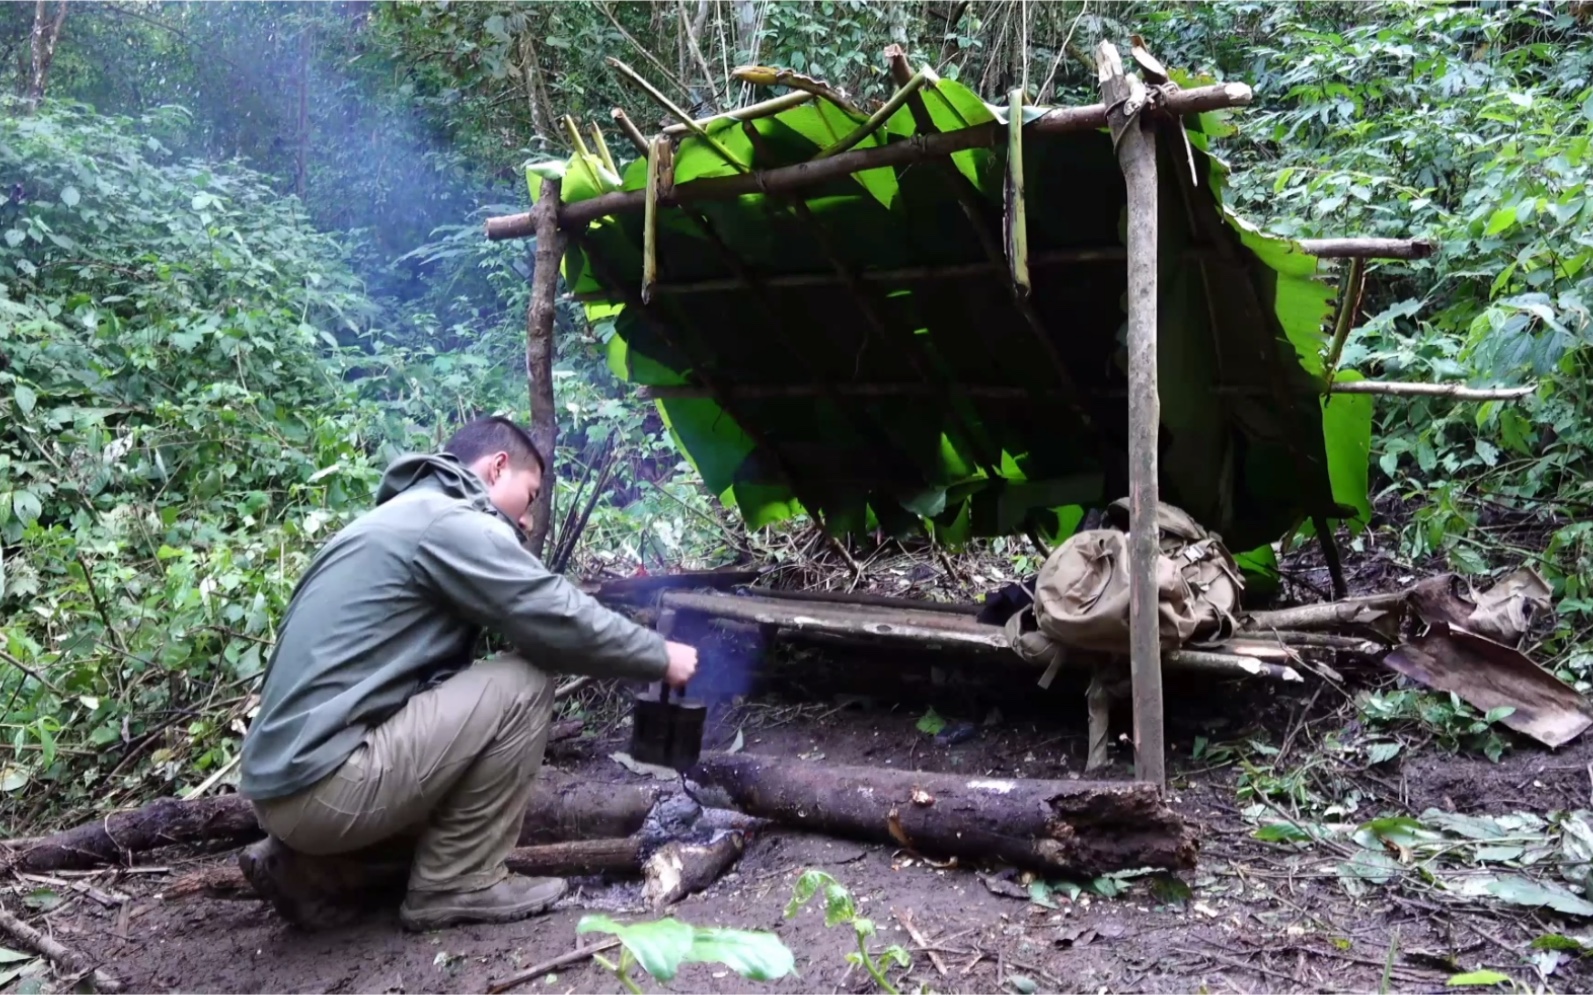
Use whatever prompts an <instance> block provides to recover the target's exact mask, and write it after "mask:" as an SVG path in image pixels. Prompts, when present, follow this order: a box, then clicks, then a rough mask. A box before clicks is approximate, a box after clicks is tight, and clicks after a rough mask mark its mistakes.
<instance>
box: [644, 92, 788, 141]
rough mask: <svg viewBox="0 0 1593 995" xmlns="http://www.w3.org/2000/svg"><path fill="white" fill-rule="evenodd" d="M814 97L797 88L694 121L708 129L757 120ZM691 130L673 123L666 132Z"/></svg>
mask: <svg viewBox="0 0 1593 995" xmlns="http://www.w3.org/2000/svg"><path fill="white" fill-rule="evenodd" d="M812 99H813V94H811V93H808V92H806V91H804V90H796V91H794V92H792V93H785V94H781V95H780V96H778V97H775V98H773V99H772V100H764V101H761V102H759V103H756V104H748V105H747V106H746V107H738V108H736V109H735V110H730V111H725V112H724V113H723V114H715V115H713V116H712V117H705V118H698V119H697V120H696V121H694V122H692V123H693V124H695V125H696V126H697V127H698V128H701V129H704V130H706V129H707V127H708V126H709V125H710V124H718V123H719V122H720V121H756V120H757V119H759V118H765V117H773V116H774V115H776V114H778V113H780V112H781V111H786V110H790V109H791V108H793V107H799V106H801V105H802V104H805V103H807V102H808V101H810V100H812ZM691 132H692V129H691V128H690V127H688V126H686V125H684V124H672V125H669V126H668V127H666V128H665V129H664V134H666V135H668V136H669V137H671V138H679V137H680V136H681V135H687V134H691Z"/></svg>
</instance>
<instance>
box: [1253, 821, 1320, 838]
mask: <svg viewBox="0 0 1593 995" xmlns="http://www.w3.org/2000/svg"><path fill="white" fill-rule="evenodd" d="M1250 835H1251V836H1253V837H1255V838H1256V839H1258V840H1261V841H1262V842H1263V843H1309V842H1310V841H1311V834H1310V833H1308V832H1306V831H1305V830H1304V829H1302V828H1300V827H1299V826H1296V825H1294V824H1293V823H1289V822H1269V823H1267V824H1266V825H1264V826H1262V827H1260V828H1259V829H1257V830H1256V831H1255V832H1253V833H1251V834H1250Z"/></svg>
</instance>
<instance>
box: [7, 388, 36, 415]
mask: <svg viewBox="0 0 1593 995" xmlns="http://www.w3.org/2000/svg"><path fill="white" fill-rule="evenodd" d="M12 396H13V397H14V398H15V399H16V402H17V409H18V410H19V411H21V412H22V414H23V415H31V414H33V407H34V405H36V404H38V403H39V395H38V394H37V393H36V392H35V391H34V390H33V388H32V387H29V386H28V385H27V384H21V383H19V384H17V385H16V391H15V393H14V394H13V395H12Z"/></svg>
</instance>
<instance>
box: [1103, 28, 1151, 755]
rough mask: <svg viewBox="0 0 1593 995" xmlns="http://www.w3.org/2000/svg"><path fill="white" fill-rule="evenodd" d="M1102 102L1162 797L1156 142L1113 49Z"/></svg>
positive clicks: (1134, 604) (1138, 692)
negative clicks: (1118, 191)
mask: <svg viewBox="0 0 1593 995" xmlns="http://www.w3.org/2000/svg"><path fill="white" fill-rule="evenodd" d="M1096 66H1097V69H1098V74H1099V79H1100V83H1101V98H1102V100H1103V101H1104V102H1105V103H1106V106H1107V126H1108V127H1109V128H1110V129H1111V132H1112V142H1113V144H1114V145H1115V146H1116V148H1117V158H1118V162H1119V164H1120V165H1121V166H1122V169H1123V179H1124V182H1125V185H1126V186H1127V189H1128V467H1129V471H1128V479H1129V484H1128V500H1129V527H1128V574H1129V591H1130V594H1129V659H1130V664H1131V670H1132V675H1133V686H1134V776H1135V777H1136V778H1137V779H1138V780H1141V781H1148V782H1150V783H1152V784H1155V785H1156V786H1157V787H1162V786H1164V785H1165V784H1166V781H1167V756H1166V752H1165V749H1164V747H1163V739H1162V660H1161V630H1160V625H1159V618H1158V615H1159V605H1158V597H1157V595H1158V587H1157V583H1156V565H1157V559H1158V557H1159V556H1160V553H1161V549H1160V541H1159V538H1160V537H1159V530H1158V529H1157V514H1156V512H1157V508H1158V505H1159V504H1160V494H1159V493H1158V477H1157V472H1158V471H1157V465H1156V464H1157V451H1156V443H1157V434H1158V430H1159V428H1160V426H1161V401H1160V397H1159V395H1158V394H1157V390H1156V293H1157V291H1156V243H1157V237H1156V225H1157V189H1156V139H1155V134H1156V133H1155V131H1154V130H1153V129H1151V128H1148V127H1144V126H1143V122H1142V121H1141V120H1140V116H1139V114H1140V111H1141V110H1142V109H1143V108H1144V106H1145V96H1146V94H1145V87H1144V85H1143V84H1142V83H1141V82H1140V81H1139V79H1138V77H1135V76H1128V75H1125V74H1124V73H1123V62H1122V59H1121V57H1120V56H1119V55H1118V52H1117V48H1116V47H1115V46H1113V45H1112V44H1111V43H1110V42H1102V43H1101V44H1100V45H1099V46H1098V47H1097V48H1096Z"/></svg>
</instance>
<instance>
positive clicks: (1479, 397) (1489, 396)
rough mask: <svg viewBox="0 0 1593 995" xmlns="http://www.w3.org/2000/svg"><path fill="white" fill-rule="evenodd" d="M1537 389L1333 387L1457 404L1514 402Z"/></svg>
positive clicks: (1374, 383)
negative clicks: (1425, 398)
mask: <svg viewBox="0 0 1593 995" xmlns="http://www.w3.org/2000/svg"><path fill="white" fill-rule="evenodd" d="M1537 389H1538V385H1537V384H1535V383H1534V384H1527V385H1526V386H1524V387H1467V386H1465V385H1463V384H1458V383H1391V382H1387V381H1382V380H1349V381H1340V382H1336V383H1334V384H1333V386H1332V387H1331V389H1330V390H1331V393H1334V394H1387V395H1392V396H1395V397H1447V398H1449V399H1451V400H1455V401H1513V400H1516V399H1517V398H1522V397H1526V396H1527V395H1529V394H1531V393H1532V392H1533V391H1535V390H1537Z"/></svg>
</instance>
